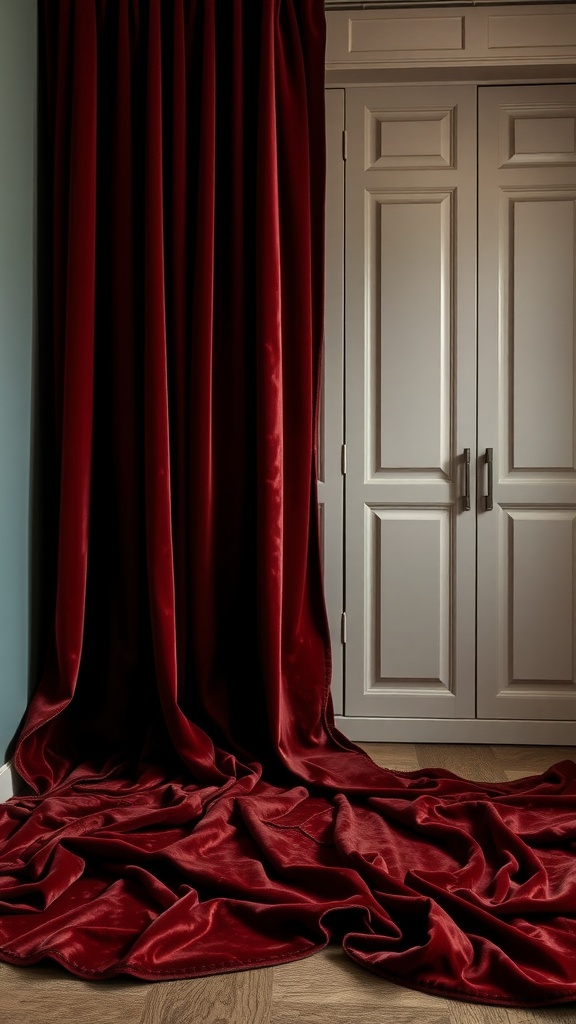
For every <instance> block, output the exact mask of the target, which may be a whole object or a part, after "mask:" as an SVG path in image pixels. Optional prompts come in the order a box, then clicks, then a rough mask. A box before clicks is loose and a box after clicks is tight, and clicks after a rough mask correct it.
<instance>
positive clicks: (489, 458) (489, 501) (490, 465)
mask: <svg viewBox="0 0 576 1024" xmlns="http://www.w3.org/2000/svg"><path fill="white" fill-rule="evenodd" d="M486 467H487V469H488V493H487V495H486V511H487V512H491V511H492V509H493V508H494V449H493V448H487V449H486Z"/></svg>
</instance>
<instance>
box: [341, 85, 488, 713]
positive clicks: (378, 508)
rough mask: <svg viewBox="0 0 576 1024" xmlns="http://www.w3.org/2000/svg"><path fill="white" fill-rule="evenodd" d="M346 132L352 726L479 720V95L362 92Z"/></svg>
mask: <svg viewBox="0 0 576 1024" xmlns="http://www.w3.org/2000/svg"><path fill="white" fill-rule="evenodd" d="M346 128H347V141H348V145H347V162H346V441H347V455H348V458H347V478H346V513H345V519H346V613H347V625H348V629H347V648H346V688H345V714H346V716H361V717H369V718H373V717H380V718H390V717H398V716H399V717H409V718H414V717H415V718H454V717H458V716H464V717H470V716H473V715H474V705H475V697H474V683H475V679H474V676H475V663H474V640H475V513H474V509H475V489H474V485H475V473H474V471H473V461H472V472H471V473H468V464H467V459H466V454H465V453H466V450H468V454H472V457H473V455H474V451H475V427H476V411H475V321H476V317H475V281H476V89H475V87H474V86H439V87H414V86H407V87H396V86H394V87H392V86H382V87H378V88H370V89H367V88H350V89H349V90H347V98H346ZM466 495H467V496H468V497H466ZM468 498H469V500H468ZM468 505H469V506H470V507H469V508H468Z"/></svg>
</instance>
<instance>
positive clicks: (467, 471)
mask: <svg viewBox="0 0 576 1024" xmlns="http://www.w3.org/2000/svg"><path fill="white" fill-rule="evenodd" d="M464 511H465V512H469V511H470V449H469V448H465V449H464Z"/></svg>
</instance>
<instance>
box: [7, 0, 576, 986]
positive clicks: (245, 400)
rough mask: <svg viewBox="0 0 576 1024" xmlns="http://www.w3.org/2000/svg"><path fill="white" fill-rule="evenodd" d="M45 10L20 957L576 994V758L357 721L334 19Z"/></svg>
mask: <svg viewBox="0 0 576 1024" xmlns="http://www.w3.org/2000/svg"><path fill="white" fill-rule="evenodd" d="M39 12H40V37H41V51H40V68H41V116H40V129H41V131H40V157H41V164H40V167H41V199H42V218H41V226H42V239H41V246H40V252H41V265H40V277H41V295H42V303H41V316H40V366H41V406H40V412H41V418H42V423H41V426H42V453H43V456H42V478H43V480H44V488H43V490H44V533H45V551H46V553H47V554H46V558H45V573H44V577H45V579H44V587H43V592H44V608H45V615H46V622H47V630H46V632H47V635H48V639H47V643H46V659H45V667H44V671H43V675H42V678H41V679H40V682H39V685H38V687H37V689H36V691H35V693H34V695H33V698H32V699H31V702H30V705H29V708H28V711H27V714H26V717H25V720H24V723H23V726H22V728H21V731H20V734H19V736H18V739H17V743H16V747H15V753H14V763H15V765H16V768H17V770H18V772H19V774H20V776H21V777H22V779H23V780H24V782H25V784H26V787H27V788H26V790H25V791H24V795H20V796H16V797H14V798H13V799H12V800H10V801H8V802H7V803H6V804H5V805H3V806H2V809H1V814H0V958H1V959H3V960H4V961H6V962H10V963H14V964H23V965H26V964H34V963H37V962H39V961H42V960H44V959H46V958H50V959H52V960H54V961H56V962H58V963H59V964H61V965H63V966H64V967H66V968H67V969H68V970H69V971H71V972H72V973H73V974H76V975H78V976H79V977H82V978H107V977H110V976H112V975H115V974H119V973H125V974H129V975H133V976H135V977H137V978H142V979H170V978H181V977H192V976H194V975H200V974H210V973H216V972H222V971H233V970H239V969H243V968H249V967H252V966H256V965H267V964H268V965H269V964H274V963H280V962H284V961H288V960H292V959H296V958H299V957H303V956H307V955H309V954H311V953H313V952H314V951H316V950H317V949H319V948H320V947H322V946H324V945H325V944H326V943H327V942H329V941H338V942H341V943H342V944H343V946H344V948H345V950H346V952H347V954H348V955H349V956H350V957H351V958H352V959H353V960H355V961H356V962H357V963H359V964H361V965H363V966H364V967H366V968H368V969H370V970H371V971H373V972H376V973H378V974H381V975H382V976H383V977H385V978H388V979H392V980H393V981H396V982H398V983H400V984H404V985H407V986H411V987H415V988H419V989H422V990H425V991H428V992H432V993H436V994H440V995H445V996H448V997H452V998H457V999H463V1000H468V1001H473V1002H474V1001H475V1002H484V1003H495V1004H498V1003H499V1004H504V1005H515V1006H533V1005H547V1004H549V1005H552V1004H554V1003H563V1002H570V1001H573V1000H576V766H575V765H574V763H572V762H571V761H563V762H560V763H558V764H556V765H554V766H553V767H552V768H551V769H550V770H549V771H547V772H546V773H545V774H544V775H541V776H537V777H531V778H527V779H521V780H518V781H516V782H510V783H499V784H486V783H475V782H469V781H466V780H463V779H460V778H458V777H457V776H455V775H453V774H451V773H450V772H447V771H443V770H428V771H416V772H407V773H402V772H392V771H386V770H383V769H380V768H377V767H376V766H375V765H374V764H373V763H372V762H371V760H370V759H369V758H368V757H367V756H366V755H365V754H364V753H363V752H362V751H361V750H359V749H358V748H356V747H355V746H354V745H353V744H352V743H350V742H349V741H348V740H347V739H345V738H344V737H343V736H341V735H340V734H338V733H337V732H336V730H335V729H334V725H333V718H332V711H331V705H330V698H329V680H330V655H329V644H328V631H327V624H326V616H325V610H324V603H323V594H322V584H321V573H320V558H319V538H318V525H317V514H316V490H315V444H314V438H315V415H316V409H317V399H318V386H319V374H320V350H321V338H322V319H323V310H322V302H323V296H322V291H323V217H324V210H323V203H324V171H325V168H324V109H323V96H324V94H323V89H324V82H323V76H324V31H325V25H324V13H323V4H322V3H321V2H319V0H244V2H243V0H237V2H234V3H232V4H231V3H230V2H229V0H213V2H207V0H206V2H202V0H170V2H166V0H164V2H160V0H82V3H79V2H74V0H59V2H57V0H41V3H40V7H39ZM52 552H53V553H54V556H53V557H52V554H51V553H52Z"/></svg>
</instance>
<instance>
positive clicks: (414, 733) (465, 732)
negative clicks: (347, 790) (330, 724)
mask: <svg viewBox="0 0 576 1024" xmlns="http://www.w3.org/2000/svg"><path fill="white" fill-rule="evenodd" d="M336 728H337V729H339V730H340V732H343V733H344V735H345V736H347V737H348V739H350V740H355V741H358V742H363V743H496V744H500V743H502V744H506V743H513V744H518V745H522V744H529V745H530V746H537V745H541V746H567V747H570V746H576V725H575V723H574V722H535V721H534V722H527V721H521V722H519V721H515V720H511V719H507V720H504V719H500V718H499V719H480V718H459V719H454V718H452V719H446V718H356V717H352V716H351V715H348V716H347V715H337V716H336Z"/></svg>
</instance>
